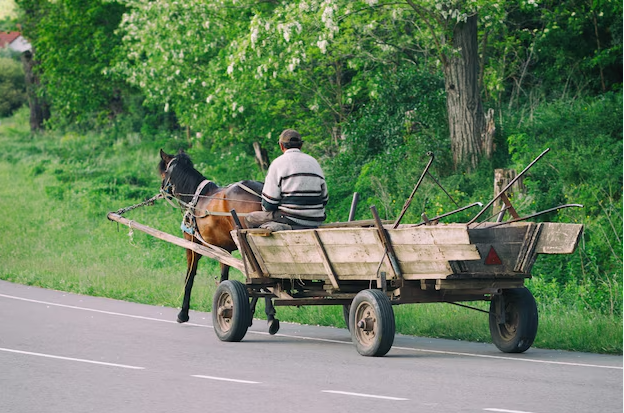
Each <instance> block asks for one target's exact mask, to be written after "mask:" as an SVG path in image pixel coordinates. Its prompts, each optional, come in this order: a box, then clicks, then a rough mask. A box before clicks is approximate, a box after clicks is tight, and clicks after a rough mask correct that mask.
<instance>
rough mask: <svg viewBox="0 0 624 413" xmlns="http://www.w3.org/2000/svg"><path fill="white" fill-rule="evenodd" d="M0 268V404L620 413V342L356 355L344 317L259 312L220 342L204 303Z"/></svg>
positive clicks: (406, 341)
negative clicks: (182, 314)
mask: <svg viewBox="0 0 624 413" xmlns="http://www.w3.org/2000/svg"><path fill="white" fill-rule="evenodd" d="M176 314H177V310H176V309H173V308H164V307H153V306H147V305H140V304H134V303H127V302H123V301H116V300H110V299H105V298H97V297H88V296H80V295H74V294H68V293H63V292H58V291H52V290H44V289H40V288H36V287H27V286H22V285H17V284H12V283H7V282H5V281H0V412H2V413H13V412H15V413H26V412H28V413H31V412H32V413H48V412H62V413H70V412H80V413H82V412H106V413H108V412H115V413H122V412H149V413H157V412H184V413H192V412H202V413H206V412H226V411H228V412H253V413H262V412H271V413H279V412H289V413H292V412H327V413H329V412H383V413H385V412H422V413H428V412H503V413H504V412H507V413H523V412H526V413H571V412H592V413H593V412H596V413H609V412H617V413H621V412H622V409H623V406H622V400H623V398H622V377H623V369H622V356H607V355H597V354H588V353H573V352H563V351H552V350H541V349H536V348H531V349H529V350H528V351H527V352H526V353H524V354H519V355H510V354H504V353H501V352H499V351H498V350H497V349H496V348H495V347H494V346H492V345H489V344H479V343H467V342H459V341H450V340H435V339H426V338H419V337H407V336H397V337H396V339H395V342H394V347H393V348H392V349H391V350H390V352H389V353H388V354H387V355H386V356H385V357H381V358H369V357H362V356H360V355H359V354H358V353H357V351H356V350H355V348H354V347H353V345H352V344H351V341H350V335H349V333H348V331H347V330H345V329H337V328H328V327H315V326H301V325H297V324H287V323H282V328H281V330H280V333H279V334H278V335H276V336H269V335H268V334H267V333H266V332H265V330H266V326H265V323H264V322H263V321H261V320H257V321H256V322H255V323H254V325H253V326H252V327H251V329H250V331H249V332H248V333H247V335H246V336H245V338H244V339H243V341H242V342H240V343H223V342H220V341H219V340H218V339H217V337H216V335H215V334H214V332H213V331H212V327H211V324H212V319H211V317H210V314H207V313H197V312H192V313H191V320H190V322H189V323H187V324H183V325H180V324H177V323H176V322H175V319H176Z"/></svg>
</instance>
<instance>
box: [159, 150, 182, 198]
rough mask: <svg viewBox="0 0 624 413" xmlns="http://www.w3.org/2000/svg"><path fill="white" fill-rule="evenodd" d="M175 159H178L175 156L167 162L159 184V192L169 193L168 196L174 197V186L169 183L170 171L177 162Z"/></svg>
mask: <svg viewBox="0 0 624 413" xmlns="http://www.w3.org/2000/svg"><path fill="white" fill-rule="evenodd" d="M177 160H178V158H177V157H173V158H172V159H171V160H170V161H169V162H168V163H167V167H166V168H165V173H164V176H163V180H162V182H161V184H160V192H161V193H162V194H164V195H165V196H167V195H169V196H172V197H175V195H174V192H175V187H174V185H173V184H172V183H171V173H172V172H173V169H174V168H175V167H176V165H177V164H178V162H177ZM174 161H175V162H174Z"/></svg>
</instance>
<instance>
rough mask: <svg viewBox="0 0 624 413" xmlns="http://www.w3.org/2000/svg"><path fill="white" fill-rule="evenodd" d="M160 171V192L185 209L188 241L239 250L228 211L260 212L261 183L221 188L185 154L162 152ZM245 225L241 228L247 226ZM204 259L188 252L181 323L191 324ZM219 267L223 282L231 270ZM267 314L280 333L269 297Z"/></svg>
mask: <svg viewBox="0 0 624 413" xmlns="http://www.w3.org/2000/svg"><path fill="white" fill-rule="evenodd" d="M158 171H159V172H160V176H161V178H162V183H161V192H163V193H164V194H165V195H166V196H169V197H173V198H175V199H177V200H178V201H179V203H180V205H184V206H185V208H186V214H185V216H184V220H183V223H182V229H183V235H184V238H185V239H187V240H189V241H193V242H195V243H198V244H202V243H208V244H212V245H216V246H217V247H221V248H223V249H224V250H226V251H228V252H232V251H234V250H236V249H237V248H238V247H237V246H236V243H235V242H234V240H233V239H232V236H231V235H230V231H232V230H233V229H234V228H235V224H234V220H233V218H232V216H231V214H230V213H229V211H231V210H233V209H234V210H236V212H237V213H248V212H252V211H259V210H261V199H260V194H261V193H262V188H263V186H264V184H263V183H262V182H258V181H240V182H237V183H235V184H232V185H229V186H227V187H219V186H218V185H217V184H215V183H214V182H212V181H209V180H208V179H206V178H205V177H204V176H203V175H202V174H201V173H200V172H199V171H197V170H196V169H195V167H194V166H193V162H192V161H191V158H190V157H189V155H188V154H186V153H185V152H184V151H182V150H180V151H179V152H178V153H177V154H176V155H171V154H167V153H165V152H164V151H163V150H162V149H161V150H160V162H159V164H158ZM242 221H243V222H242V225H245V224H244V220H242ZM201 257H202V255H201V254H198V253H196V252H194V251H191V250H189V249H187V250H186V264H187V266H186V284H185V286H184V299H183V300H182V308H181V310H180V312H179V313H178V316H177V321H178V323H185V322H187V321H188V320H189V309H190V303H191V290H192V289H193V282H194V280H195V275H196V274H197V264H198V261H199V259H200V258H201ZM220 266H221V278H220V281H219V282H222V281H225V280H227V279H228V277H229V271H230V266H229V265H226V264H223V263H220ZM265 312H266V315H267V323H268V327H269V333H270V334H275V333H277V331H278V330H279V320H278V319H277V318H275V308H274V307H273V303H272V301H271V299H270V298H269V297H267V298H266V299H265ZM250 322H251V320H250Z"/></svg>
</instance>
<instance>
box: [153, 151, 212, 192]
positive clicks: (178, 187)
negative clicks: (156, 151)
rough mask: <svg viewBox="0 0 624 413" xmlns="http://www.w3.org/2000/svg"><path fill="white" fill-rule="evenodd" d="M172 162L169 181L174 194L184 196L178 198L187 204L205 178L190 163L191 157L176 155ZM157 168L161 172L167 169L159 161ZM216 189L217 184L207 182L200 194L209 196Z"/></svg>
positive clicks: (184, 154) (181, 153)
mask: <svg viewBox="0 0 624 413" xmlns="http://www.w3.org/2000/svg"><path fill="white" fill-rule="evenodd" d="M172 162H173V163H172V167H173V165H174V164H175V167H173V169H172V170H171V176H170V178H169V179H170V180H171V183H172V184H173V185H174V186H175V192H176V193H178V194H184V195H183V196H181V197H180V199H181V200H182V201H184V202H189V201H190V200H191V199H192V197H193V194H194V193H195V190H196V189H197V187H198V186H199V184H200V183H201V182H202V181H204V180H206V177H204V175H202V174H201V173H200V172H199V171H198V170H197V169H195V166H194V165H193V161H191V157H190V156H188V154H186V153H184V152H180V153H178V154H177V155H176V156H175V157H174V159H173V161H172ZM159 168H160V170H161V171H164V170H165V169H166V168H167V166H166V165H164V161H161V164H160V165H159ZM218 188H219V186H218V185H217V184H215V183H214V182H212V181H209V182H208V184H207V185H206V187H205V188H204V189H203V191H202V194H211V193H213V192H214V191H215V190H217V189H218Z"/></svg>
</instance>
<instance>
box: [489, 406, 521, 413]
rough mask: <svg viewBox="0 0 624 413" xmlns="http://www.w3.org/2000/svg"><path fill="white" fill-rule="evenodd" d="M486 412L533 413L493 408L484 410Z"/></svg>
mask: <svg viewBox="0 0 624 413" xmlns="http://www.w3.org/2000/svg"><path fill="white" fill-rule="evenodd" d="M483 410H485V411H486V412H500V413H532V412H523V411H522V410H507V409H496V408H493V407H490V408H487V409H483Z"/></svg>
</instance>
